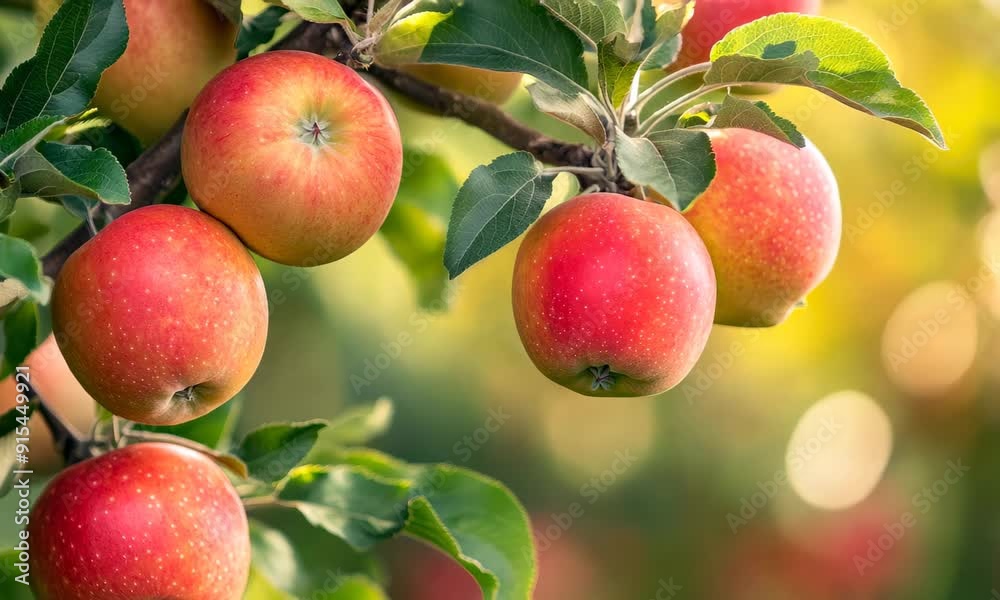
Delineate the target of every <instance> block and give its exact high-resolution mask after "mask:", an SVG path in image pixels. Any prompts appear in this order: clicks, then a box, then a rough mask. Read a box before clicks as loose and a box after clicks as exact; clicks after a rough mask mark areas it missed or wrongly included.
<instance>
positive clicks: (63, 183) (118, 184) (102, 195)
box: [14, 142, 132, 204]
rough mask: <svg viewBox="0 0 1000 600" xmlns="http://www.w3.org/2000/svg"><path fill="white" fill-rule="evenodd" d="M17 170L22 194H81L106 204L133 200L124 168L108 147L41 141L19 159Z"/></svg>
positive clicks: (50, 195)
mask: <svg viewBox="0 0 1000 600" xmlns="http://www.w3.org/2000/svg"><path fill="white" fill-rule="evenodd" d="M14 170H15V172H16V173H17V176H18V178H19V179H20V180H21V194H22V195H32V196H38V197H41V198H58V197H60V196H82V197H84V198H89V199H91V200H99V201H101V202H104V203H106V204H128V203H129V202H131V201H132V197H131V192H130V191H129V187H128V178H127V177H126V176H125V169H123V168H122V166H121V165H120V164H119V163H118V160H117V159H116V158H115V156H114V155H113V154H111V152H110V151H109V150H107V149H105V148H96V149H94V148H91V147H90V146H76V145H66V144H56V143H53V142H42V143H41V144H39V145H38V148H37V149H36V150H31V151H29V152H27V153H26V154H25V155H24V156H23V157H22V158H21V159H20V160H18V161H17V164H16V165H14Z"/></svg>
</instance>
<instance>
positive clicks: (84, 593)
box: [28, 0, 402, 600]
mask: <svg viewBox="0 0 1000 600" xmlns="http://www.w3.org/2000/svg"><path fill="white" fill-rule="evenodd" d="M40 8H42V9H44V8H45V7H44V6H40ZM125 9H126V16H127V19H128V22H129V28H130V32H131V37H130V41H129V43H128V46H127V48H126V51H125V54H124V55H123V57H122V58H121V59H120V60H119V62H117V63H116V64H115V65H114V66H112V67H111V68H110V69H108V70H107V71H106V72H105V74H104V76H103V77H102V79H101V83H100V85H99V92H98V94H97V97H96V99H95V103H96V104H97V105H98V106H100V107H101V108H102V109H103V110H104V111H105V112H106V113H107V114H108V115H109V116H112V117H113V118H114V119H115V120H116V121H117V122H118V123H119V124H120V125H122V126H123V127H126V128H127V129H129V130H131V131H132V132H133V133H135V134H136V135H137V136H138V137H140V138H141V139H143V140H144V141H151V140H155V139H156V138H158V137H160V136H161V135H162V134H163V133H164V132H165V131H166V130H167V129H168V128H169V127H170V125H171V124H172V123H173V121H174V120H176V119H177V118H178V117H179V116H180V114H181V113H182V112H183V111H184V109H185V108H186V107H187V106H188V105H191V109H190V113H189V115H188V117H187V120H186V126H185V132H184V137H183V140H182V171H183V176H184V180H185V183H186V185H187V190H188V192H189V194H190V196H191V198H192V200H193V201H194V203H195V204H196V205H197V207H198V208H199V209H200V210H195V209H192V208H187V207H184V206H176V205H168V204H162V205H156V206H148V207H144V208H138V209H136V210H133V211H131V212H127V213H126V214H124V215H123V216H121V217H120V218H118V219H116V220H115V221H114V222H112V223H111V224H110V225H108V226H107V227H105V228H104V229H103V230H101V231H100V232H99V233H97V234H96V235H95V236H94V237H93V238H92V239H91V240H90V241H88V242H87V243H86V244H84V245H83V246H81V247H80V248H79V249H78V250H77V251H76V252H74V253H73V254H72V255H71V256H70V257H69V258H68V259H67V260H66V262H65V264H64V266H63V268H62V270H61V271H60V273H59V275H58V277H57V279H56V282H55V286H54V289H53V295H52V329H53V339H54V342H52V343H50V344H47V345H48V346H51V348H50V349H49V350H47V351H46V356H47V358H46V359H45V360H44V361H43V360H42V358H41V356H42V354H41V352H42V349H39V351H38V352H36V353H35V354H34V355H33V358H32V361H33V362H36V363H39V364H40V365H42V366H40V368H42V369H43V370H44V371H45V373H39V374H37V376H36V379H37V381H38V390H39V392H40V393H42V394H44V395H45V396H46V397H47V398H51V400H50V401H49V405H50V406H57V405H60V402H61V400H60V399H61V398H65V399H66V404H73V405H75V406H79V407H83V410H84V412H87V413H89V414H87V415H85V417H86V418H83V417H81V418H80V419H78V422H80V423H84V425H89V424H91V423H93V408H92V407H93V405H92V404H90V398H93V400H95V401H96V402H97V403H99V404H100V405H101V406H103V407H104V408H105V409H107V410H108V411H109V412H111V413H112V414H114V415H116V416H119V417H123V418H125V419H128V420H130V421H134V422H137V423H142V424H146V425H176V424H180V423H184V422H187V421H190V420H192V419H195V418H197V417H199V416H202V415H204V414H206V413H208V412H209V411H211V410H213V409H215V408H217V407H218V406H220V405H221V404H223V403H225V402H227V401H228V400H230V399H231V398H232V397H233V396H234V395H235V394H236V393H237V392H239V391H240V389H242V388H243V386H244V385H245V384H246V383H247V382H248V381H249V380H250V378H251V377H252V376H253V374H254V372H255V371H256V369H257V367H258V365H259V363H260V360H261V357H262V355H263V352H264V347H265V341H266V338H267V328H268V312H269V311H268V303H267V296H266V291H265V288H264V282H263V278H262V276H261V273H260V270H259V269H258V267H257V264H256V262H255V260H254V258H253V256H252V255H251V253H250V252H249V251H248V248H249V249H250V250H253V251H254V252H255V253H257V254H259V255H260V256H262V257H264V258H267V259H270V260H273V261H276V262H279V263H282V264H285V265H294V266H299V267H310V266H316V265H321V264H326V263H330V262H333V261H336V260H338V259H340V258H343V257H345V256H347V255H348V254H350V253H352V252H353V251H355V250H356V249H358V248H359V247H360V246H362V245H363V244H364V243H365V242H366V241H367V240H368V239H369V238H371V237H372V236H373V235H374V234H375V233H376V231H377V230H378V229H379V227H380V226H381V225H382V223H383V221H384V220H385V218H386V216H387V214H388V212H389V209H390V208H391V206H392V202H393V200H394V198H395V196H396V192H397V191H398V187H399V183H400V178H401V174H402V140H401V138H400V133H399V127H398V124H397V122H396V118H395V115H394V113H393V112H392V110H391V108H390V106H389V103H388V102H387V100H386V99H385V98H384V97H383V95H382V94H381V93H380V92H379V91H378V90H376V89H375V88H374V87H372V86H371V85H370V84H368V83H367V82H366V81H364V80H363V79H362V78H361V77H360V76H359V75H358V74H357V73H356V72H355V71H354V70H352V69H350V68H348V67H346V66H343V65H341V64H340V63H337V62H335V61H333V60H330V59H328V58H325V57H322V56H319V55H316V54H310V53H305V52H294V51H274V52H268V53H263V54H260V55H257V56H255V57H253V58H249V59H246V60H243V61H240V62H238V63H236V64H232V63H233V61H234V60H235V52H234V51H233V49H232V47H233V42H234V40H235V35H236V28H235V26H233V25H231V24H228V23H227V22H225V21H224V20H222V19H221V17H219V15H218V14H217V13H216V12H215V11H214V9H212V8H211V5H210V4H209V3H207V2H204V1H203V0H164V1H163V2H144V1H141V0H126V2H125ZM43 12H44V11H43ZM161 13H163V14H161ZM166 13H170V15H169V16H170V17H171V18H170V19H167V18H166ZM178 19H181V20H186V24H185V25H184V26H182V27H178V28H177V30H176V31H173V30H172V31H170V32H169V33H170V35H169V36H165V35H161V34H159V33H157V29H159V28H161V27H162V23H163V22H172V23H176V22H177V21H178ZM167 40H169V42H170V44H171V45H170V47H169V48H167V47H162V44H163V43H164V42H165V41H167ZM227 64H228V65H229V66H226V65H227ZM161 72H162V74H163V77H164V78H166V79H169V80H170V83H169V85H168V86H166V85H165V86H164V89H154V88H155V87H156V79H157V77H159V76H158V75H156V73H161ZM137 77H138V78H139V79H136V78H137ZM175 82H176V84H175ZM147 84H148V85H147ZM168 87H169V89H167V88H168ZM145 88H148V89H145ZM139 89H145V92H144V94H145V95H144V96H143V99H142V100H140V99H139V98H138V97H136V96H135V93H136V90H139ZM130 103H135V104H136V105H137V109H136V112H135V113H134V114H133V113H132V112H131V111H130V109H128V107H129V106H130ZM122 107H125V108H122ZM255 148H258V149H260V150H261V151H260V152H255V151H251V150H252V149H255ZM56 344H57V345H58V349H56V348H55V345H56ZM60 374H61V375H62V376H64V378H66V379H70V380H72V382H73V384H74V385H68V384H67V385H63V384H62V383H59V382H57V381H55V379H54V378H55V377H56V376H58V375H60ZM50 376H51V377H50ZM77 382H78V385H77ZM48 386H51V389H48ZM81 387H82V390H81V389H80V388H81ZM88 407H89V410H87V408H88ZM62 408H65V407H62V406H60V409H62ZM60 412H61V413H62V412H65V411H63V410H60ZM42 433H43V432H41V431H39V439H41V440H44V441H45V442H47V443H49V444H50V442H51V438H50V437H45V436H44V435H42ZM46 448H47V447H44V448H43V449H46ZM47 449H48V450H50V451H49V452H48V456H47V458H49V459H50V460H51V462H53V463H55V464H58V462H59V461H58V459H56V457H54V456H53V455H54V451H52V450H53V449H51V448H47ZM40 455H41V454H40ZM41 466H43V465H42V464H41V463H39V467H41ZM28 531H29V538H30V540H31V545H32V553H31V566H32V586H33V591H34V593H35V595H36V597H38V598H42V599H49V598H52V599H56V598H58V599H59V600H73V599H77V598H79V599H83V598H112V597H113V598H137V599H138V598H152V597H156V598H161V597H162V598H166V597H170V598H190V599H194V598H197V599H199V600H234V599H235V598H239V597H242V592H243V589H244V587H245V585H246V581H247V577H248V573H249V566H250V547H249V535H248V525H247V518H246V514H245V512H244V509H243V506H242V503H241V501H240V499H239V496H238V494H237V493H236V491H235V489H234V488H233V486H232V485H231V484H230V482H229V479H228V477H227V476H226V475H225V473H224V472H223V471H222V470H221V469H220V468H219V467H218V466H216V464H215V463H214V462H212V461H211V460H210V459H209V458H207V457H206V456H205V455H202V454H200V453H198V452H195V451H191V450H187V449H185V448H182V447H180V446H176V445H172V444H159V443H143V444H136V445H131V446H126V447H124V448H121V449H117V450H113V451H111V452H109V453H107V454H104V455H101V456H99V457H97V458H94V459H91V460H88V461H86V462H83V463H80V464H77V465H74V466H71V467H70V468H68V469H66V470H64V471H63V472H62V473H60V474H59V475H58V476H57V477H56V478H55V479H54V480H53V482H52V483H51V484H50V485H49V486H48V488H47V489H46V491H45V492H44V493H43V494H42V496H41V497H40V498H39V499H38V501H37V503H36V505H35V508H34V510H33V512H32V515H31V522H30V526H29V529H28Z"/></svg>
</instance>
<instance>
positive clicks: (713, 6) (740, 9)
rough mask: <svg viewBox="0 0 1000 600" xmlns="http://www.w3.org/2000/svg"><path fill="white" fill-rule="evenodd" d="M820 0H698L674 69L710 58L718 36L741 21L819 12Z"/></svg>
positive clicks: (738, 24)
mask: <svg viewBox="0 0 1000 600" xmlns="http://www.w3.org/2000/svg"><path fill="white" fill-rule="evenodd" d="M820 3H821V2H820V0H698V2H697V4H696V5H695V10H694V16H693V17H691V21H690V22H688V24H687V26H685V27H684V31H682V32H681V40H682V43H681V51H680V55H679V56H678V57H677V62H675V63H674V64H673V65H672V66H671V69H672V70H676V69H681V68H683V67H689V66H691V65H694V64H698V63H703V62H706V61H708V59H709V55H710V54H711V52H712V46H714V45H715V44H716V43H717V42H718V41H719V40H721V39H722V38H724V37H725V36H726V34H727V33H729V32H730V31H732V30H733V29H736V28H737V27H739V26H740V25H746V24H747V23H749V22H751V21H756V20H757V19H760V18H763V17H766V16H769V15H774V14H777V13H782V12H796V13H802V14H808V15H815V14H817V13H819V9H820Z"/></svg>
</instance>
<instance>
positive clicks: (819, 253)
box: [684, 129, 843, 327]
mask: <svg viewBox="0 0 1000 600" xmlns="http://www.w3.org/2000/svg"><path fill="white" fill-rule="evenodd" d="M710 136H711V137H712V148H713V149H714V150H715V159H716V164H717V165H718V172H717V174H716V176H715V180H714V181H713V182H712V183H711V185H710V186H709V187H708V189H707V190H706V191H705V193H704V194H702V195H701V196H700V197H699V198H697V199H696V200H695V201H694V204H692V205H691V207H690V208H689V209H688V210H687V211H686V212H685V213H684V216H685V217H686V218H687V219H688V221H690V222H691V224H692V225H694V228H695V229H697V230H698V233H699V234H700V235H701V238H702V239H703V240H704V241H705V245H706V246H707V247H708V252H709V254H711V255H712V263H713V264H714V265H715V275H716V279H717V280H718V285H719V301H718V303H717V305H716V314H715V322H716V323H718V324H720V325H734V326H738V327H770V326H772V325H777V324H778V323H781V322H782V321H784V320H785V319H786V318H787V317H788V315H789V313H791V311H792V310H793V309H794V308H795V306H796V304H798V303H799V302H800V301H801V300H802V299H803V298H805V296H806V294H808V293H809V292H810V291H812V290H813V289H814V288H816V286H818V285H819V284H820V283H821V282H822V281H823V280H824V279H825V278H826V276H827V275H829V273H830V270H831V269H832V268H833V265H834V262H835V261H836V259H837V252H838V250H839V248H840V237H841V226H842V220H843V219H842V215H841V208H840V194H839V192H838V188H837V180H836V178H835V177H834V174H833V171H832V170H831V169H830V165H829V164H828V163H827V162H826V159H825V158H823V155H822V154H820V152H819V150H817V149H816V147H815V146H814V145H812V144H811V143H809V144H808V145H807V146H806V147H805V148H803V149H799V148H796V147H794V146H792V145H790V144H786V143H784V142H781V141H778V140H776V139H774V138H772V137H770V136H767V135H764V134H762V133H757V132H754V131H749V130H746V129H725V130H716V131H712V132H710Z"/></svg>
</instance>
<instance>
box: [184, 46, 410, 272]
mask: <svg viewBox="0 0 1000 600" xmlns="http://www.w3.org/2000/svg"><path fill="white" fill-rule="evenodd" d="M181 157H182V164H183V170H184V180H185V181H186V182H187V186H188V190H189V191H190V192H191V197H192V198H193V199H194V201H195V203H197V204H198V206H199V207H201V209H202V210H204V211H206V212H208V213H210V214H212V215H214V216H215V217H216V218H218V219H219V220H221V221H222V222H223V223H226V224H227V225H229V226H230V227H231V228H232V229H233V230H234V231H235V232H236V234H237V235H238V236H240V238H241V239H242V240H243V241H244V242H245V243H246V244H247V245H248V246H249V247H250V248H251V249H252V250H254V251H255V252H257V253H259V254H260V255H262V256H264V257H265V258H269V259H271V260H273V261H276V262H279V263H284V264H287V265H295V266H316V265H321V264H325V263H329V262H333V261H335V260H338V259H340V258H343V257H344V256H347V255H348V254H350V253H351V252H354V251H355V250H357V249H358V248H359V247H361V245H362V244H364V243H365V242H366V241H368V239H369V238H371V237H372V236H373V235H374V234H375V232H376V231H378V228H379V227H380V226H381V225H382V223H383V222H384V221H385V218H386V216H387V215H388V214H389V209H390V208H391V207H392V202H393V200H394V199H395V197H396V191H397V190H398V189H399V180H400V176H401V174H402V167H403V144H402V140H401V139H400V135H399V126H398V125H397V123H396V116H395V115H394V114H393V112H392V109H391V108H390V107H389V103H388V102H387V101H386V100H385V97H384V96H382V94H381V93H380V92H379V91H378V90H376V89H375V88H374V87H372V86H371V85H369V84H368V83H367V82H366V81H365V80H364V79H362V78H361V77H360V76H359V75H358V74H357V73H355V72H354V71H353V70H352V69H349V68H347V67H345V66H344V65H341V64H340V63H337V62H335V61H332V60H330V59H328V58H324V57H322V56H319V55H316V54H309V53H306V52H295V51H279V52H266V53H263V54H258V55H257V56H254V57H252V58H249V59H247V60H243V61H240V62H239V63H237V64H235V65H233V66H232V67H229V68H228V69H226V70H225V71H223V72H222V73H221V74H220V75H219V76H218V77H216V78H215V79H214V80H212V82H211V83H209V84H208V86H206V87H205V89H204V90H203V91H202V93H201V94H200V95H199V96H198V99H197V100H196V101H195V103H194V106H193V107H192V108H191V113H190V114H189V115H188V120H187V127H186V128H185V130H184V141H183V149H182V155H181Z"/></svg>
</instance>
